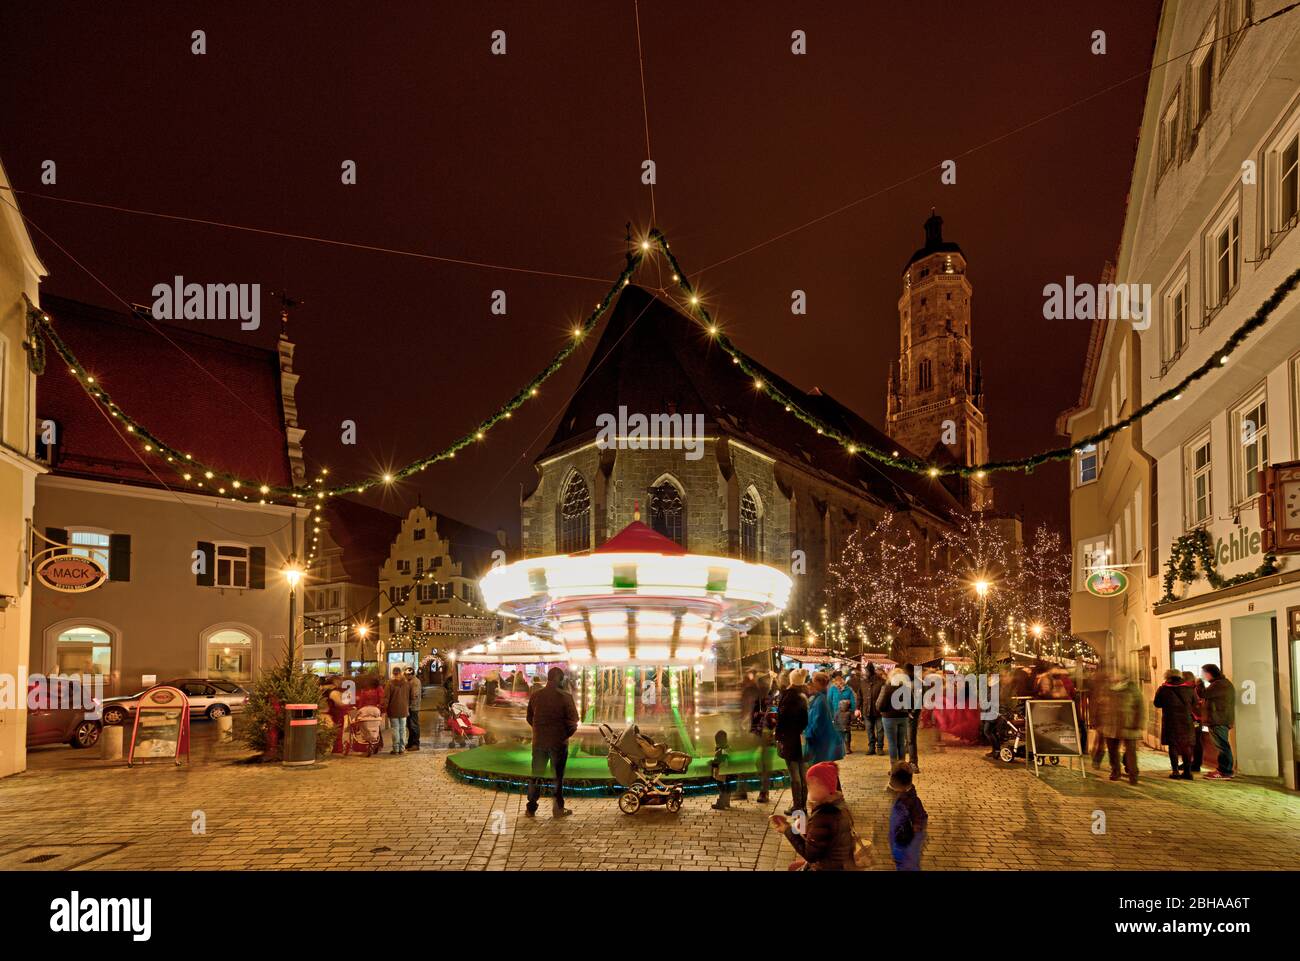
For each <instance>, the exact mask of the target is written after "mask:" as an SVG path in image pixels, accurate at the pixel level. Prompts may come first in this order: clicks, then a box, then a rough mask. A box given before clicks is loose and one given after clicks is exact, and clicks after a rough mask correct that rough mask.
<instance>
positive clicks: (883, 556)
mask: <svg viewBox="0 0 1300 961" xmlns="http://www.w3.org/2000/svg"><path fill="white" fill-rule="evenodd" d="M826 594H827V599H828V601H829V603H830V605H831V606H832V607H833V609H834V610H836V611H838V613H839V617H840V618H841V619H842V621H843V622H844V623H845V624H847V625H849V627H850V629H851V630H853V631H854V632H856V634H857V636H858V639H859V641H860V642H861V645H862V648H863V649H864V650H876V651H891V652H894V653H897V651H898V650H899V649H901V647H902V646H903V644H904V640H905V638H906V637H907V636H908V635H909V634H912V633H925V632H926V631H927V630H928V629H929V628H930V626H931V625H932V624H933V623H934V620H935V613H934V611H933V590H932V589H931V586H930V578H929V575H928V574H927V572H926V570H925V565H924V557H923V555H922V551H921V547H920V544H919V543H918V542H917V538H916V534H915V533H914V532H913V531H912V530H911V529H910V528H908V527H907V526H906V524H905V523H904V522H903V521H901V520H900V519H899V516H898V515H897V514H893V513H888V514H885V515H884V516H883V517H881V518H880V520H879V521H878V522H877V523H876V525H875V526H874V527H873V528H872V529H871V531H870V533H864V532H863V531H854V532H853V533H851V534H850V535H849V537H848V539H847V540H846V541H845V544H844V549H843V550H842V551H841V552H840V556H839V558H838V559H836V560H835V561H833V562H832V563H831V564H830V567H829V568H828V570H827V578H826Z"/></svg>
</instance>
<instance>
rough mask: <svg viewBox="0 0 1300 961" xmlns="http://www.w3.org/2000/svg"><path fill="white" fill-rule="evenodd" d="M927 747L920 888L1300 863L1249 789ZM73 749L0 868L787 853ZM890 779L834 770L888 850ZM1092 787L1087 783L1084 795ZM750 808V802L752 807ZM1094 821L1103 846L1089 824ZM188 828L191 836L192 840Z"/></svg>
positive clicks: (1299, 809)
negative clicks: (943, 881) (1018, 874)
mask: <svg viewBox="0 0 1300 961" xmlns="http://www.w3.org/2000/svg"><path fill="white" fill-rule="evenodd" d="M928 733H931V732H922V747H921V773H920V774H919V775H918V776H917V785H918V790H919V792H920V794H921V797H922V800H923V801H924V802H925V805H926V807H927V809H928V810H929V812H930V825H931V828H930V837H929V840H928V843H927V847H926V850H925V856H924V866H925V867H926V868H930V869H1013V870H1014V869H1022V868H1040V869H1043V868H1045V869H1089V870H1113V869H1155V870H1158V869H1170V870H1187V869H1195V868H1205V869H1223V868H1234V869H1250V868H1256V869H1283V868H1294V867H1295V866H1296V865H1297V864H1300V830H1297V829H1298V828H1300V795H1297V794H1294V793H1289V792H1286V791H1283V790H1281V789H1279V788H1276V787H1273V786H1271V785H1267V784H1264V783H1260V782H1252V781H1251V780H1249V779H1238V780H1235V781H1232V782H1226V783H1216V782H1213V781H1199V780H1198V781H1196V782H1193V783H1187V782H1181V781H1170V780H1168V779H1167V774H1168V767H1167V762H1166V761H1165V759H1164V757H1163V756H1161V755H1157V754H1154V753H1150V752H1144V754H1143V756H1142V767H1143V769H1144V775H1143V777H1142V780H1141V782H1140V783H1139V784H1138V785H1137V786H1130V785H1129V784H1128V783H1127V782H1110V781H1108V780H1106V777H1105V775H1106V773H1107V772H1106V771H1105V770H1104V769H1103V770H1102V771H1101V772H1094V771H1093V770H1092V769H1091V767H1089V768H1088V771H1087V777H1086V778H1082V777H1080V775H1079V772H1078V770H1077V769H1075V770H1074V771H1073V772H1071V771H1069V770H1067V769H1066V768H1065V767H1064V766H1062V767H1060V768H1055V769H1050V770H1046V771H1045V772H1044V775H1043V777H1042V778H1035V777H1034V776H1033V775H1032V774H1030V773H1029V772H1027V771H1026V770H1025V769H1024V765H1023V764H1017V765H1015V766H1014V767H1009V766H1005V765H1001V764H999V763H998V762H995V761H991V760H988V759H986V758H985V757H983V751H982V750H981V749H978V748H970V747H954V746H943V745H939V744H936V743H935V742H934V740H933V735H932V734H931V736H930V737H928V738H927V737H926V734H928ZM91 755H93V752H76V751H72V750H71V749H68V748H51V749H40V750H36V751H33V752H32V754H31V760H30V770H28V771H27V772H26V773H24V774H19V775H16V776H14V777H10V778H7V779H5V780H2V781H0V869H38V870H51V869H61V868H82V869H99V868H121V869H147V868H165V869H180V870H186V869H188V870H194V869H227V868H229V869H243V868H281V869H283V868H340V867H345V868H388V869H443V868H453V869H471V870H479V869H488V870H496V869H513V870H519V869H523V870H534V869H544V868H547V869H552V868H553V869H564V870H620V869H632V870H695V871H724V870H754V869H760V870H778V869H781V868H784V867H785V866H786V864H788V862H789V861H790V859H791V857H792V854H791V851H790V848H789V846H788V844H787V843H786V842H785V841H784V840H783V839H782V838H780V837H779V836H778V835H776V834H775V833H773V832H772V831H770V830H768V829H767V826H766V820H765V819H766V816H767V815H768V814H770V813H772V812H774V811H777V810H783V809H784V808H785V807H786V806H787V804H788V803H789V796H788V794H786V793H784V792H783V793H781V794H780V795H777V794H774V795H773V798H772V803H771V804H767V805H763V806H761V807H760V806H759V805H757V804H756V803H754V802H753V801H749V802H735V803H734V804H733V809H732V810H731V811H727V812H718V811H713V810H711V809H710V807H709V805H710V804H711V803H712V801H713V798H712V797H709V796H696V797H690V798H688V799H687V801H686V804H685V806H684V807H683V808H682V811H681V812H680V813H679V814H677V815H671V814H668V813H667V812H666V811H665V810H664V809H662V808H649V809H645V810H642V811H641V812H639V813H638V814H636V815H633V816H628V815H624V814H621V813H619V811H618V808H617V806H616V805H615V802H614V800H613V799H611V798H588V797H576V798H573V799H571V800H570V806H571V807H573V808H574V809H575V811H576V812H577V813H576V815H575V816H574V817H571V818H566V819H564V820H563V821H559V822H556V821H552V820H551V819H550V817H549V812H548V809H547V807H546V806H545V805H543V807H542V810H541V812H540V813H539V816H538V817H537V818H535V819H531V818H526V817H524V816H523V798H522V797H521V796H520V795H517V794H504V793H500V792H495V791H490V790H485V789H482V788H476V787H472V786H469V785H466V784H462V783H460V782H457V781H455V780H453V779H452V778H451V776H450V775H449V774H448V773H447V771H446V769H445V767H444V761H445V759H446V755H447V751H446V750H430V749H427V748H426V749H425V750H423V751H421V752H419V753H410V754H407V755H405V756H402V757H391V756H389V755H387V754H384V755H380V756H377V757H374V758H368V759H362V758H336V759H331V760H328V761H326V762H324V763H321V764H317V765H315V766H313V767H308V768H284V767H282V766H280V765H259V764H238V763H234V761H235V759H236V758H237V757H238V756H239V754H238V752H237V751H236V750H234V749H231V748H218V747H216V746H215V745H214V744H213V743H212V739H211V735H210V734H209V733H207V732H200V733H198V734H197V736H196V744H195V763H194V764H193V766H192V767H190V768H189V769H180V770H177V769H175V768H174V767H172V766H171V765H167V764H161V765H154V766H149V767H136V768H131V769H128V768H126V767H125V766H124V765H122V764H121V763H115V764H114V763H109V762H104V761H99V760H97V759H96V758H95V757H93V756H91ZM887 767H888V765H887V761H886V759H885V758H883V757H879V756H875V757H870V756H866V755H863V754H861V753H855V754H853V755H851V756H850V757H848V758H847V759H846V760H845V762H844V764H843V765H842V770H843V781H844V789H845V794H846V796H847V798H848V800H849V804H850V806H851V808H852V809H853V811H854V814H855V817H856V819H857V823H858V825H859V829H860V830H861V831H862V833H863V834H866V835H869V836H871V837H872V838H873V839H874V842H875V850H876V851H877V852H878V854H877V856H876V864H875V867H876V869H878V870H889V869H892V863H891V862H890V860H889V857H888V851H887V844H886V840H885V836H884V835H885V823H886V815H887V810H888V805H889V803H890V801H891V796H890V795H889V794H888V793H887V789H886V788H885V774H886V771H887ZM1098 773H1099V774H1100V776H1098ZM751 797H753V795H751ZM1099 815H1104V818H1105V831H1104V833H1094V832H1093V828H1094V824H1096V823H1098V817H1099ZM200 820H202V827H203V829H204V833H198V826H199V825H200Z"/></svg>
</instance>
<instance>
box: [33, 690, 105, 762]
mask: <svg viewBox="0 0 1300 961" xmlns="http://www.w3.org/2000/svg"><path fill="white" fill-rule="evenodd" d="M83 694H86V697H85V700H83V699H82V698H83ZM87 705H89V706H87ZM102 731H103V724H102V722H100V720H99V703H98V702H97V701H95V700H94V698H93V697H90V696H89V695H88V694H87V693H86V692H85V691H84V689H83V688H82V685H81V683H80V682H79V681H75V680H71V679H65V678H60V677H50V678H46V677H42V678H38V679H36V680H33V681H32V682H31V683H30V684H29V685H28V697H27V746H28V747H35V746H37V745H39V744H71V745H72V746H73V747H78V748H80V747H94V746H95V745H96V744H98V743H99V735H100V733H101V732H102Z"/></svg>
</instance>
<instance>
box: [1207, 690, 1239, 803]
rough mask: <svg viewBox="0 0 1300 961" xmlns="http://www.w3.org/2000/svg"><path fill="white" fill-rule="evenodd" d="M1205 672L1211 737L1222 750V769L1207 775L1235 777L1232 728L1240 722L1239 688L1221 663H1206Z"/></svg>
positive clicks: (1221, 778) (1210, 778)
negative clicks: (1221, 667) (1238, 706)
mask: <svg viewBox="0 0 1300 961" xmlns="http://www.w3.org/2000/svg"><path fill="white" fill-rule="evenodd" d="M1201 675H1202V676H1203V677H1204V678H1205V695H1204V702H1203V703H1204V710H1205V726H1206V727H1208V728H1209V729H1210V741H1211V742H1212V743H1213V744H1214V749H1215V750H1216V751H1218V752H1219V769H1218V770H1217V771H1211V772H1210V773H1209V774H1207V775H1205V780H1207V781H1227V780H1230V779H1231V778H1232V777H1233V760H1234V759H1233V756H1232V743H1231V742H1230V741H1229V740H1228V732H1229V731H1231V730H1232V727H1233V725H1234V724H1236V723H1237V689H1236V688H1235V687H1233V686H1232V682H1231V681H1230V680H1228V679H1227V678H1226V677H1224V676H1223V671H1221V670H1220V669H1219V665H1217V664H1206V665H1204V666H1203V667H1202V668H1201Z"/></svg>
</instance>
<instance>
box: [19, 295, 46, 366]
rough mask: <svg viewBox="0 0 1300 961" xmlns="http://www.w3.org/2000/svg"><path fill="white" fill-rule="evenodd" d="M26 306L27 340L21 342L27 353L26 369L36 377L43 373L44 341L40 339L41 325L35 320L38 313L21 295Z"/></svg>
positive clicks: (28, 299) (29, 300)
mask: <svg viewBox="0 0 1300 961" xmlns="http://www.w3.org/2000/svg"><path fill="white" fill-rule="evenodd" d="M23 301H24V302H25V303H26V304H27V339H26V340H24V341H23V350H25V351H27V369H28V370H30V371H31V372H32V373H33V374H35V375H36V376H37V377H39V376H41V374H43V373H45V341H43V340H42V339H41V325H40V322H39V320H38V319H37V318H38V317H39V315H40V311H38V310H36V308H35V307H33V306H32V301H31V298H30V297H28V296H27V294H26V293H25V292H24V293H23Z"/></svg>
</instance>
